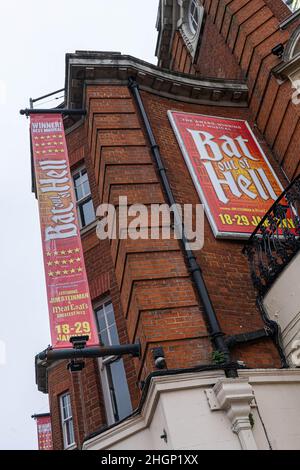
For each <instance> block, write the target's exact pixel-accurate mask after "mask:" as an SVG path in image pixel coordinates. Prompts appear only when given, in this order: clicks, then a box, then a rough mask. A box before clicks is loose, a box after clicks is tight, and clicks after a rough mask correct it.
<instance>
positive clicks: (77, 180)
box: [73, 167, 95, 228]
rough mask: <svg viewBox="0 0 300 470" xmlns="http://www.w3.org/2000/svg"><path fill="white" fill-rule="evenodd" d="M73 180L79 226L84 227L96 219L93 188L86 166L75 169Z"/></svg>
mask: <svg viewBox="0 0 300 470" xmlns="http://www.w3.org/2000/svg"><path fill="white" fill-rule="evenodd" d="M73 181H74V189H75V195H76V201H77V213H78V220H79V226H80V228H83V227H86V226H87V225H89V224H90V223H91V222H93V221H94V220H95V211H94V206H93V201H92V196H91V189H90V184H89V180H88V175H87V172H86V168H85V167H80V168H79V169H78V170H76V171H74V173H73Z"/></svg>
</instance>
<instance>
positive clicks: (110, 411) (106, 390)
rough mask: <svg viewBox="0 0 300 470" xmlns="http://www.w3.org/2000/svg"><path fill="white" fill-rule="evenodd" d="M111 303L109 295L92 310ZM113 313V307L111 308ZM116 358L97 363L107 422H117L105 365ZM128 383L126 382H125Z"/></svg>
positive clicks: (116, 357) (107, 358)
mask: <svg viewBox="0 0 300 470" xmlns="http://www.w3.org/2000/svg"><path fill="white" fill-rule="evenodd" d="M108 304H110V305H112V307H113V304H112V301H111V299H110V298H109V297H107V298H105V299H103V300H102V301H101V302H99V303H97V304H95V305H94V311H95V315H96V311H97V310H99V309H100V308H101V307H102V308H104V309H105V305H108ZM104 311H105V310H104ZM113 313H114V309H113ZM104 319H105V324H106V330H107V335H108V342H109V345H112V344H113V343H112V339H111V336H110V332H109V328H108V326H109V325H108V323H107V317H106V315H104ZM96 323H97V325H98V328H99V332H98V333H99V337H100V325H99V324H98V319H97V318H96ZM116 360H122V358H121V359H120V358H119V357H118V356H107V357H101V358H99V359H98V365H99V370H100V378H101V384H102V391H103V398H104V405H105V411H106V418H107V423H108V424H109V425H110V424H114V423H116V422H117V420H116V418H115V412H114V404H113V402H114V400H113V397H112V394H111V392H110V386H109V377H108V368H107V366H108V365H110V364H112V363H113V362H114V361H116ZM127 385H128V384H127Z"/></svg>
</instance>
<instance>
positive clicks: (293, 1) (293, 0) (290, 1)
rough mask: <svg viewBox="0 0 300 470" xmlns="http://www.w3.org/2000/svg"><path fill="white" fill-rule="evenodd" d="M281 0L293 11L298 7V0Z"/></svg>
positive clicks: (299, 7) (299, 0)
mask: <svg viewBox="0 0 300 470" xmlns="http://www.w3.org/2000/svg"><path fill="white" fill-rule="evenodd" d="M283 1H284V3H285V4H286V5H287V6H288V7H289V9H290V10H291V11H292V12H293V13H294V12H295V11H297V10H299V9H300V0H283Z"/></svg>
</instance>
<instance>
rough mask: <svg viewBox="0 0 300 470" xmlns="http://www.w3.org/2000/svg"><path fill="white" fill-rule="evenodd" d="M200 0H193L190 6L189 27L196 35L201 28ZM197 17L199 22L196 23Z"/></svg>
mask: <svg viewBox="0 0 300 470" xmlns="http://www.w3.org/2000/svg"><path fill="white" fill-rule="evenodd" d="M197 4H198V0H191V1H190V5H189V13H188V18H189V25H190V29H191V32H192V33H193V34H196V33H197V31H198V27H199V10H198V5H197ZM196 15H197V16H198V21H196Z"/></svg>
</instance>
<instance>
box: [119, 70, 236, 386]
mask: <svg viewBox="0 0 300 470" xmlns="http://www.w3.org/2000/svg"><path fill="white" fill-rule="evenodd" d="M128 86H129V89H130V90H131V92H132V94H133V96H134V99H135V102H136V105H137V107H138V110H139V112H140V115H141V118H142V121H143V123H144V126H145V130H146V133H147V137H148V139H149V142H150V148H151V152H152V155H153V158H154V160H155V163H156V167H157V170H158V173H159V175H160V180H161V183H162V186H163V189H164V192H165V194H166V196H167V200H168V203H169V205H170V206H173V207H174V218H175V225H177V226H181V227H182V239H181V241H182V247H183V251H184V254H185V256H186V258H187V262H188V266H189V270H190V273H191V275H192V278H193V281H194V283H195V287H196V291H197V294H198V297H199V300H200V301H201V303H202V305H203V307H204V314H205V318H206V323H207V326H208V331H209V334H210V337H211V338H212V342H213V345H214V347H215V349H216V350H218V351H221V352H222V353H223V354H224V357H225V358H226V363H230V353H229V349H228V347H227V345H226V342H225V339H224V336H225V334H224V333H223V331H222V330H221V327H220V324H219V321H218V318H217V315H216V312H215V310H214V307H213V305H212V301H211V299H210V296H209V293H208V289H207V287H206V285H205V281H204V278H203V275H202V271H201V268H200V266H199V264H198V263H197V261H196V258H195V256H194V253H193V252H192V250H191V248H190V246H189V242H188V239H187V237H186V235H185V229H184V225H183V222H182V219H181V216H180V214H179V211H178V210H177V206H176V201H175V197H174V194H173V191H172V189H171V185H170V182H169V179H168V176H167V172H166V169H165V167H164V165H163V162H162V158H161V155H160V151H159V147H158V144H157V142H156V140H155V137H154V134H153V131H152V128H151V124H150V121H149V118H148V115H147V112H146V110H145V107H144V104H143V101H142V98H141V95H140V91H139V86H138V84H137V82H136V81H135V80H134V79H133V78H130V79H129V83H128ZM228 374H229V376H232V377H236V371H234V370H232V371H230V370H229V371H228Z"/></svg>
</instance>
